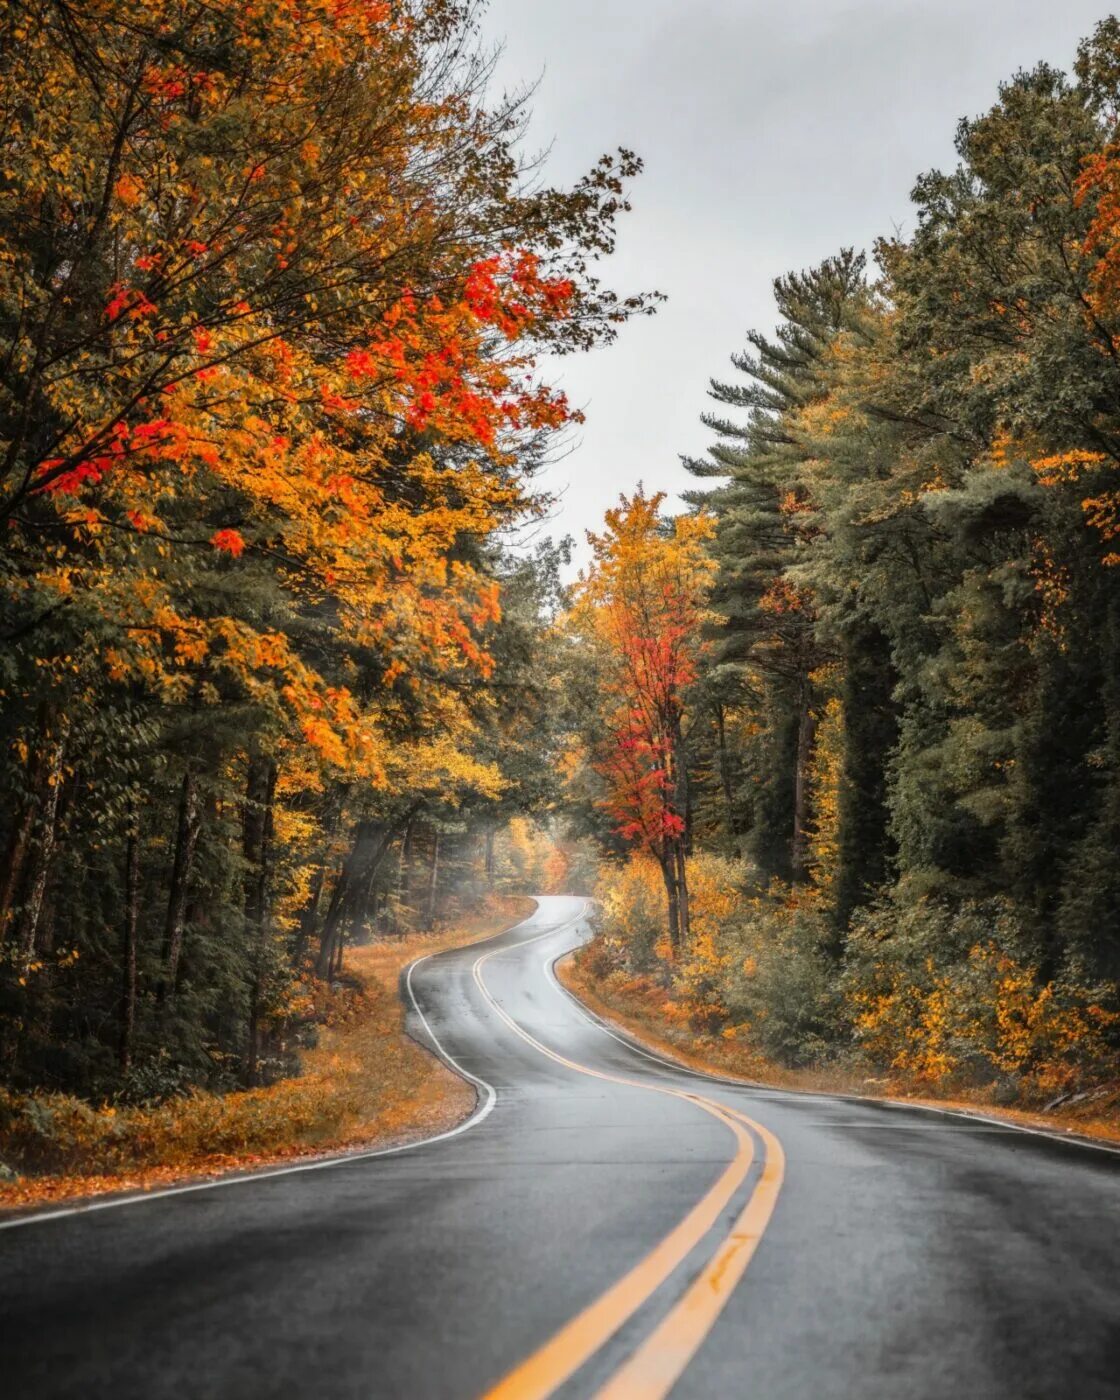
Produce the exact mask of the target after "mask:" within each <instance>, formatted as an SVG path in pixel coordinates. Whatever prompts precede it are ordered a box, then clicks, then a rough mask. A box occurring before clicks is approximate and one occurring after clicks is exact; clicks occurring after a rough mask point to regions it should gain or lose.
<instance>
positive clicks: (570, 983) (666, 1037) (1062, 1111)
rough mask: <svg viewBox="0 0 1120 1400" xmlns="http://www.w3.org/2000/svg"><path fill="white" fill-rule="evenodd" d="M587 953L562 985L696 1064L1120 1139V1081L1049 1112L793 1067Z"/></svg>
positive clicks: (795, 1085) (753, 1079) (783, 1084)
mask: <svg viewBox="0 0 1120 1400" xmlns="http://www.w3.org/2000/svg"><path fill="white" fill-rule="evenodd" d="M585 951H586V950H578V951H577V952H575V953H572V954H569V955H568V956H567V957H566V958H564V959H563V960H562V961H561V962H560V963H559V964H558V965H557V968H556V972H557V976H558V977H559V979H560V981H561V983H563V985H564V986H565V987H567V989H568V990H569V991H570V992H571V993H572V994H573V995H574V996H576V997H578V998H579V1000H580V1001H582V1002H583V1003H584V1004H585V1005H586V1006H588V1007H589V1008H590V1009H591V1010H592V1011H594V1012H595V1013H596V1014H597V1015H599V1016H602V1017H603V1019H604V1020H607V1021H610V1022H612V1023H613V1024H614V1025H616V1026H618V1027H619V1029H621V1030H624V1031H627V1032H628V1033H629V1034H630V1035H632V1036H633V1037H634V1038H635V1039H636V1040H639V1041H641V1042H642V1043H643V1044H645V1045H648V1046H649V1048H650V1049H651V1050H656V1051H657V1052H658V1053H659V1054H662V1055H665V1056H666V1057H667V1058H668V1059H672V1060H676V1061H677V1062H678V1063H680V1064H682V1065H687V1066H688V1067H689V1068H690V1069H697V1070H703V1071H706V1072H708V1073H710V1074H721V1075H729V1076H731V1077H733V1078H738V1079H743V1080H744V1081H747V1082H749V1083H752V1084H764V1085H767V1086H770V1087H775V1088H784V1089H801V1090H806V1091H816V1092H823V1093H832V1094H856V1095H859V1096H860V1097H862V1098H870V1099H894V1100H903V1099H904V1100H908V1101H909V1102H911V1103H915V1104H927V1105H930V1106H932V1107H937V1108H952V1109H959V1110H961V1111H963V1112H973V1113H983V1114H984V1115H986V1116H988V1117H995V1118H1004V1119H1007V1121H1008V1122H1011V1123H1018V1124H1020V1125H1022V1126H1024V1127H1033V1128H1042V1129H1045V1130H1047V1131H1049V1132H1056V1133H1078V1134H1081V1135H1082V1136H1085V1137H1091V1138H1097V1139H1100V1140H1101V1141H1106V1142H1115V1143H1120V1085H1113V1086H1111V1087H1110V1088H1109V1089H1108V1090H1107V1091H1104V1092H1101V1093H1099V1094H1095V1095H1086V1097H1085V1098H1084V1099H1083V1100H1081V1101H1080V1102H1075V1103H1072V1104H1070V1105H1068V1106H1062V1107H1059V1108H1057V1109H1054V1110H1052V1111H1050V1112H1038V1111H1030V1110H1026V1109H1017V1108H1012V1107H1008V1106H1006V1105H1002V1104H997V1103H994V1102H993V1101H992V1098H991V1095H990V1093H987V1094H986V1093H985V1092H984V1091H982V1090H976V1091H975V1092H973V1093H971V1094H965V1095H962V1094H960V1093H957V1094H955V1095H950V1094H946V1095H943V1096H942V1095H932V1094H931V1093H930V1086H929V1085H928V1084H922V1085H919V1084H917V1083H915V1082H914V1081H912V1080H907V1079H905V1078H901V1077H898V1076H882V1077H878V1078H868V1077H867V1075H866V1073H859V1072H857V1071H855V1070H853V1069H846V1068H843V1067H841V1066H827V1067H822V1068H819V1069H789V1068H787V1067H785V1066H783V1065H778V1064H775V1063H774V1062H773V1061H770V1060H767V1059H766V1058H765V1057H764V1056H762V1055H760V1054H759V1052H758V1050H757V1049H755V1048H754V1047H753V1046H751V1045H750V1044H748V1043H747V1042H745V1041H743V1040H739V1039H735V1038H728V1037H725V1036H719V1035H709V1034H704V1033H701V1032H697V1031H695V1030H694V1029H692V1028H691V1027H690V1026H689V1025H688V1024H687V1020H686V1016H685V1012H684V1009H683V1008H682V1007H680V1006H679V1005H678V1004H677V1003H676V1002H675V1001H674V1000H673V999H672V995H671V993H670V992H668V991H667V990H666V989H665V988H664V987H662V986H660V985H658V984H657V983H655V982H653V981H652V980H651V979H649V978H644V977H632V976H627V975H624V974H620V973H611V974H608V975H607V976H606V977H598V976H593V975H592V974H591V972H590V971H589V969H588V968H587V966H586V962H585V960H584V959H583V957H582V953H583V952H585Z"/></svg>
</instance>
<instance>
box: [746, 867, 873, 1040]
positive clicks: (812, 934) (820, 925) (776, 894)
mask: <svg viewBox="0 0 1120 1400" xmlns="http://www.w3.org/2000/svg"><path fill="white" fill-rule="evenodd" d="M833 937H834V935H833V930H832V926H831V923H830V921H829V919H828V917H827V915H826V913H825V912H824V911H823V910H822V909H821V907H820V905H819V904H818V903H817V902H816V901H814V900H813V899H805V900H799V899H798V898H797V897H796V896H795V895H792V894H789V893H788V892H786V891H784V890H782V889H780V888H778V889H775V890H773V891H770V892H769V893H768V894H766V895H762V896H756V897H755V898H753V899H750V900H747V901H745V903H744V907H743V908H742V909H741V910H740V913H739V916H738V918H737V919H736V921H735V924H734V925H733V927H732V928H731V929H729V930H728V933H727V935H726V942H727V943H728V944H729V945H730V946H732V947H734V950H735V956H734V957H733V958H731V959H729V962H728V968H727V975H726V980H725V988H726V990H725V996H726V1000H727V1009H728V1019H729V1020H730V1021H731V1022H732V1023H733V1024H734V1025H736V1026H737V1027H739V1028H740V1032H741V1034H742V1035H743V1036H745V1037H746V1038H749V1039H750V1040H751V1041H752V1042H753V1043H754V1044H755V1045H756V1046H757V1047H758V1049H759V1050H761V1051H762V1053H763V1054H764V1055H766V1056H768V1057H769V1058H770V1059H773V1060H777V1061H778V1062H779V1063H781V1064H784V1065H790V1066H794V1067H796V1066H805V1065H818V1064H821V1063H823V1062H824V1061H826V1060H828V1059H831V1058H833V1057H834V1056H835V1055H836V1053H837V1049H838V1047H839V1046H840V1045H841V1044H842V1043H843V1042H844V1041H845V1040H846V1039H847V1034H848V1019H847V1016H846V1015H845V1011H844V1006H843V1002H842V999H841V997H840V995H839V991H838V989H837V986H836V962H835V960H834V958H832V957H831V956H830V955H829V952H828V948H829V945H830V943H831V942H832V940H833Z"/></svg>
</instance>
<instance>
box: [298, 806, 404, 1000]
mask: <svg viewBox="0 0 1120 1400" xmlns="http://www.w3.org/2000/svg"><path fill="white" fill-rule="evenodd" d="M393 834H394V828H393V827H391V826H389V825H388V824H387V823H385V822H377V821H368V820H367V821H362V822H359V823H358V825H357V826H356V827H355V828H354V838H353V842H352V844H351V847H350V854H349V855H348V856H347V857H346V859H345V861H344V862H343V864H342V867H341V869H340V870H339V874H338V880H337V881H336V882H335V887H334V890H333V892H332V894H331V902H330V907H329V908H328V909H327V917H326V919H325V920H324V923H323V933H322V938H321V940H320V943H319V957H318V960H317V962H316V967H315V970H316V973H317V975H318V976H319V977H330V976H331V971H332V968H333V967H334V965H335V957H336V951H337V949H336V945H337V944H338V943H339V942H340V940H341V937H342V930H343V929H344V928H345V926H346V921H347V919H348V918H349V919H352V918H353V916H354V911H355V909H356V908H358V907H359V906H360V901H361V897H362V893H363V891H364V890H365V889H366V888H367V886H368V884H369V883H370V881H371V880H372V878H373V876H374V875H375V874H376V872H377V870H378V868H379V867H380V865H381V862H382V861H383V860H384V859H385V854H386V852H387V851H388V850H389V847H390V846H391V845H392V843H393Z"/></svg>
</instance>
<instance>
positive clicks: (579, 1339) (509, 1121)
mask: <svg viewBox="0 0 1120 1400" xmlns="http://www.w3.org/2000/svg"><path fill="white" fill-rule="evenodd" d="M585 911H586V903H585V901H583V900H579V899H572V898H559V897H553V898H542V899H541V900H540V901H539V906H538V909H537V912H536V913H535V914H534V915H533V916H532V917H531V918H529V919H527V920H526V921H525V922H524V923H522V924H519V925H518V926H517V927H516V928H514V929H511V930H510V931H509V932H507V933H505V934H503V935H501V936H500V937H499V938H496V939H493V940H491V941H489V942H488V943H485V944H479V945H475V946H474V947H467V948H463V949H459V950H456V951H453V952H449V953H442V954H439V955H438V956H436V957H432V958H428V959H425V960H423V961H422V962H420V963H418V964H416V965H415V966H414V968H413V969H412V971H411V975H410V978H409V983H408V989H407V990H408V996H409V997H410V998H411V999H412V1011H411V1016H412V1021H413V1029H414V1031H415V1033H416V1035H417V1036H418V1038H426V1039H428V1040H429V1041H431V1040H433V1039H434V1041H435V1043H436V1045H437V1046H438V1048H439V1049H440V1051H441V1053H442V1054H443V1055H444V1056H445V1057H447V1058H448V1059H450V1060H451V1061H452V1062H453V1063H454V1064H455V1066H456V1067H457V1068H458V1069H459V1070H460V1072H462V1073H463V1074H465V1075H467V1076H468V1077H469V1078H471V1079H473V1080H474V1082H475V1083H476V1085H477V1087H478V1093H479V1106H478V1109H477V1110H476V1112H475V1115H474V1116H473V1118H472V1119H471V1120H470V1121H469V1122H468V1123H467V1124H465V1125H463V1127H461V1128H459V1129H457V1130H455V1131H454V1132H452V1133H449V1134H446V1135H443V1136H442V1137H440V1138H438V1139H435V1140H432V1141H429V1142H427V1143H423V1144H419V1145H417V1146H415V1147H412V1148H409V1149H406V1150H400V1151H396V1152H391V1153H388V1154H385V1153H381V1154H369V1155H366V1156H364V1157H351V1158H344V1159H340V1160H337V1161H333V1162H330V1163H326V1164H316V1165H314V1166H311V1167H308V1166H300V1167H297V1168H295V1169H284V1170H282V1171H279V1172H273V1173H268V1174H261V1175H258V1176H254V1177H250V1178H242V1179H240V1180H238V1181H234V1182H228V1181H227V1182H223V1183H220V1184H218V1185H216V1186H208V1187H203V1188H201V1189H196V1188H190V1189H187V1190H180V1191H173V1192H166V1193H162V1194H156V1195H153V1196H150V1197H145V1198H142V1199H137V1200H131V1201H128V1202H125V1203H120V1204H114V1205H113V1206H112V1208H108V1209H106V1208H99V1209H92V1210H82V1211H76V1212H54V1213H50V1214H48V1215H43V1216H40V1217H38V1218H32V1219H30V1220H26V1221H22V1222H18V1223H16V1224H14V1225H10V1224H9V1225H8V1226H7V1227H6V1228H4V1229H2V1230H0V1317H2V1319H3V1334H4V1335H3V1343H2V1348H3V1349H2V1352H0V1355H2V1357H3V1379H2V1382H0V1387H2V1390H3V1394H4V1395H5V1396H10V1397H12V1400H16V1397H28V1400H31V1398H32V1397H33V1398H34V1400H46V1397H55V1396H60V1397H61V1396H67V1397H82V1400H100V1397H114V1400H125V1398H126V1397H129V1398H131V1397H136V1400H153V1398H154V1397H162V1396H174V1397H176V1400H183V1397H206V1400H218V1398H219V1397H227V1396H228V1397H238V1400H244V1397H258V1396H260V1397H270V1398H271V1397H288V1396H291V1397H296V1396H299V1397H306V1396H323V1397H359V1396H360V1397H362V1400H369V1398H370V1397H381V1396H387V1397H401V1398H402V1400H428V1398H429V1397H432V1398H433V1400H440V1398H441V1397H447V1400H476V1398H477V1397H487V1398H488V1400H531V1397H543V1396H547V1395H554V1394H555V1395H558V1396H561V1397H593V1396H594V1397H599V1396H602V1397H610V1400H654V1397H660V1396H664V1395H668V1394H669V1393H670V1392H671V1393H672V1395H673V1397H674V1400H677V1398H678V1397H692V1400H701V1397H703V1400H710V1398H711V1397H733V1400H739V1397H746V1396H748V1395H750V1396H765V1397H767V1400H775V1397H789V1400H810V1397H811V1400H825V1398H826V1397H845V1400H847V1397H851V1400H856V1397H859V1400H877V1398H878V1397H883V1400H887V1397H889V1400H899V1397H930V1400H933V1397H938V1400H942V1397H949V1396H952V1397H962V1400H989V1397H992V1398H993V1400H995V1398H997V1397H998V1398H1000V1400H1002V1397H1007V1400H1030V1398H1032V1397H1038V1400H1053V1397H1055V1396H1066V1397H1070V1400H1094V1397H1110V1400H1115V1397H1118V1396H1120V1154H1117V1153H1115V1152H1111V1151H1109V1150H1108V1149H1105V1148H1100V1149H1094V1148H1092V1147H1089V1146H1082V1145H1079V1144H1075V1143H1067V1142H1062V1141H1058V1140H1056V1139H1054V1138H1051V1137H1048V1136H1044V1135H1041V1134H1033V1133H1028V1132H1024V1131H1020V1130H1017V1129H1015V1128H1013V1127H1009V1126H1006V1125H1003V1124H999V1123H994V1122H987V1121H984V1120H980V1119H975V1118H972V1119H969V1118H963V1117H959V1116H952V1115H945V1114H937V1113H930V1112H923V1111H921V1110H918V1109H908V1108H896V1107H891V1106H888V1105H876V1104H868V1103H863V1102H857V1101H852V1100H846V1099H841V1098H834V1097H829V1096H827V1095H808V1094H794V1093H788V1092H783V1091H778V1090H768V1089H751V1088H746V1087H743V1086H737V1085H733V1084H729V1083H727V1082H724V1081H719V1080H715V1079H709V1078H706V1077H704V1076H700V1075H695V1074H692V1073H690V1072H688V1071H686V1070H682V1069H677V1068H674V1067H673V1066H671V1065H669V1064H667V1063H666V1062H664V1061H660V1060H658V1059H657V1058H656V1057H650V1056H648V1055H646V1054H645V1053H644V1052H642V1051H641V1050H640V1049H638V1048H636V1047H634V1046H632V1045H630V1044H629V1043H628V1042H627V1041H625V1040H624V1039H623V1038H621V1037H616V1036H615V1035H614V1034H613V1033H612V1032H611V1031H610V1030H609V1029H608V1028H606V1027H604V1026H602V1025H600V1024H599V1023H597V1022H596V1021H595V1020H594V1019H592V1018H591V1017H590V1016H588V1014H587V1013H586V1012H584V1011H583V1009H582V1008H581V1007H580V1006H579V1005H578V1004H576V1003H575V1002H574V1001H573V1000H572V999H571V998H570V997H569V996H568V994H567V993H566V992H564V991H563V990H562V989H561V988H560V987H559V986H558V985H557V983H556V981H555V979H554V977H553V975H552V963H553V962H554V961H555V960H556V958H557V957H559V956H560V955H562V954H563V953H565V952H567V951H568V950H569V949H571V948H574V947H576V946H577V945H578V944H579V943H580V942H582V941H583V939H584V938H585V937H586V936H587V928H586V924H585V921H584V916H585Z"/></svg>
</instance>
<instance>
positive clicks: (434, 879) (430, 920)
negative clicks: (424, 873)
mask: <svg viewBox="0 0 1120 1400" xmlns="http://www.w3.org/2000/svg"><path fill="white" fill-rule="evenodd" d="M438 894H439V830H438V828H437V829H436V831H435V839H434V841H433V842H432V868H431V870H430V871H429V872H428V915H427V919H426V920H425V926H426V927H427V928H428V929H429V930H431V929H433V928H435V923H436V899H437V897H438Z"/></svg>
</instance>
